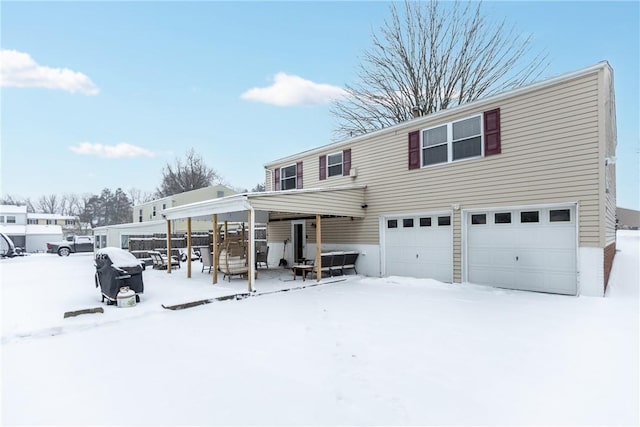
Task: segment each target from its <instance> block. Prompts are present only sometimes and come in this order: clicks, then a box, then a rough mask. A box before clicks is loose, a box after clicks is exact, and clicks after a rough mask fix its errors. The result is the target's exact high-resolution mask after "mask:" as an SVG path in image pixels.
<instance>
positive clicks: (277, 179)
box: [273, 168, 280, 191]
mask: <svg viewBox="0 0 640 427" xmlns="http://www.w3.org/2000/svg"><path fill="white" fill-rule="evenodd" d="M273 172H274V174H273V188H275V190H276V191H279V190H280V168H276V170H274V171H273Z"/></svg>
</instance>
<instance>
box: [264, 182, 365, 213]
mask: <svg viewBox="0 0 640 427" xmlns="http://www.w3.org/2000/svg"><path fill="white" fill-rule="evenodd" d="M278 194H280V193H278ZM281 194H282V195H283V197H265V196H251V205H252V206H253V207H254V208H255V209H257V210H264V211H271V212H292V209H295V211H296V212H299V213H306V214H313V215H315V214H320V215H345V216H354V217H362V216H363V215H364V210H363V209H362V208H361V206H362V204H363V203H364V190H363V189H362V188H354V189H342V190H337V189H336V190H335V191H330V192H329V191H318V192H313V193H309V192H297V191H296V190H294V191H293V192H284V191H283V192H281ZM284 196H286V197H284Z"/></svg>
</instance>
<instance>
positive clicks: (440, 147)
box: [422, 116, 482, 166]
mask: <svg viewBox="0 0 640 427" xmlns="http://www.w3.org/2000/svg"><path fill="white" fill-rule="evenodd" d="M481 119H482V116H474V117H469V118H466V119H463V120H458V121H455V122H451V123H446V124H444V125H440V126H436V127H433V128H430V129H425V130H424V131H423V132H422V166H430V165H435V164H439V163H448V162H453V161H456V160H462V159H467V158H470V157H479V156H481V155H482V120H481Z"/></svg>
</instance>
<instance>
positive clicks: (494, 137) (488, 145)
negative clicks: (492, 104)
mask: <svg viewBox="0 0 640 427" xmlns="http://www.w3.org/2000/svg"><path fill="white" fill-rule="evenodd" d="M500 151H501V149H500V109H499V108H496V109H495V110H490V111H485V112H484V155H485V156H490V155H492V154H500Z"/></svg>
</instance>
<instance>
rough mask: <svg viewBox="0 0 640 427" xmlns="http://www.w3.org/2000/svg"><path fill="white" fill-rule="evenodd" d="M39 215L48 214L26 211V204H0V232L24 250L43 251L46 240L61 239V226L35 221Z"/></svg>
mask: <svg viewBox="0 0 640 427" xmlns="http://www.w3.org/2000/svg"><path fill="white" fill-rule="evenodd" d="M39 215H45V216H46V215H48V214H34V213H28V212H27V207H26V206H13V205H0V232H2V233H5V234H6V235H8V236H9V237H11V240H13V243H14V244H15V245H16V246H18V247H21V248H24V250H25V251H26V252H45V251H46V250H47V242H52V241H59V240H62V238H63V233H62V226H61V225H58V224H42V223H40V222H36V220H35V219H34V218H38V216H39ZM32 216H33V217H32ZM56 217H60V215H57V216H56Z"/></svg>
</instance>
